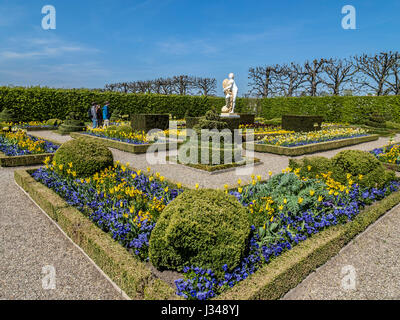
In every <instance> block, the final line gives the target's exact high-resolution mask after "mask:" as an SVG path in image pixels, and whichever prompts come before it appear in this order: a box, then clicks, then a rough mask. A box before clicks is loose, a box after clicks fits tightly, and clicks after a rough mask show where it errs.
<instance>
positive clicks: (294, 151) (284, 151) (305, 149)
mask: <svg viewBox="0 0 400 320" xmlns="http://www.w3.org/2000/svg"><path fill="white" fill-rule="evenodd" d="M378 139H379V136H378V135H363V136H360V137H355V138H341V139H334V140H332V141H326V142H319V143H310V144H306V145H302V146H298V147H283V146H276V145H271V144H266V143H253V142H246V143H244V148H245V149H251V150H254V151H256V152H266V153H274V154H279V155H285V156H292V157H294V156H300V155H303V154H309V153H314V152H321V151H327V150H332V149H338V148H343V147H346V146H351V145H355V144H359V143H364V142H369V141H374V140H378Z"/></svg>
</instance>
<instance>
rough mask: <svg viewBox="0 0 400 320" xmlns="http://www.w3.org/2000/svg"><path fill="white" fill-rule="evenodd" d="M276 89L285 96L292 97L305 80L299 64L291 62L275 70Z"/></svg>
mask: <svg viewBox="0 0 400 320" xmlns="http://www.w3.org/2000/svg"><path fill="white" fill-rule="evenodd" d="M276 74H277V78H276V82H275V88H276V91H277V92H279V93H280V94H282V95H283V96H285V97H293V96H295V95H296V93H297V91H298V90H299V89H300V88H301V87H302V85H303V84H304V82H306V80H305V76H306V74H305V72H304V69H303V67H302V66H301V65H299V64H295V63H293V62H292V63H291V64H290V65H287V64H285V65H283V66H281V67H279V68H277V70H276Z"/></svg>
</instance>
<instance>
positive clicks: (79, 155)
mask: <svg viewBox="0 0 400 320" xmlns="http://www.w3.org/2000/svg"><path fill="white" fill-rule="evenodd" d="M54 161H55V162H56V163H57V165H60V164H62V165H63V166H64V168H69V164H70V163H72V169H71V170H73V171H75V172H76V175H77V176H78V177H88V176H91V175H93V174H95V173H96V172H99V171H101V170H103V169H105V168H108V167H109V166H113V165H114V161H113V155H112V153H111V151H110V150H109V149H108V148H107V147H105V146H103V145H102V144H101V143H100V142H98V141H95V140H93V139H90V138H86V137H82V138H78V139H74V140H70V141H68V142H66V143H64V144H63V145H62V146H61V147H60V148H59V149H58V150H57V152H56V153H55V155H54Z"/></svg>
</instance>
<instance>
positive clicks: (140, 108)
mask: <svg viewBox="0 0 400 320" xmlns="http://www.w3.org/2000/svg"><path fill="white" fill-rule="evenodd" d="M93 101H96V102H98V103H103V102H105V101H109V102H110V112H111V113H112V112H113V111H114V110H115V109H118V110H119V112H120V114H140V113H154V114H171V115H172V116H174V117H176V118H179V119H183V118H184V116H185V113H186V112H187V111H188V110H189V111H190V113H191V114H193V116H203V115H204V114H205V113H206V111H208V110H210V109H211V108H212V107H216V108H222V107H223V106H224V105H225V99H224V98H221V97H206V96H177V95H168V96H166V95H156V94H133V93H129V94H125V93H119V92H100V91H95V90H88V89H52V88H40V87H31V88H23V87H0V112H1V111H2V110H3V109H4V108H5V107H9V108H10V110H11V111H12V112H13V114H14V115H15V116H16V117H18V119H14V121H34V120H35V121H45V120H48V119H65V118H66V116H67V115H68V114H69V113H70V112H76V113H78V114H79V117H80V118H81V119H85V120H89V118H88V109H89V107H90V106H91V104H92V102H93ZM247 101H248V99H247V98H238V99H237V102H236V109H237V111H238V112H247V111H248V110H246V109H245V106H246V105H247V104H248V102H247Z"/></svg>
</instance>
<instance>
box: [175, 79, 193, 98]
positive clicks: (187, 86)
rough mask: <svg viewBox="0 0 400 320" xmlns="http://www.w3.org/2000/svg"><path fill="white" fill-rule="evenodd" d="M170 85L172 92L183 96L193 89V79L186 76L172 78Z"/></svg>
mask: <svg viewBox="0 0 400 320" xmlns="http://www.w3.org/2000/svg"><path fill="white" fill-rule="evenodd" d="M172 83H173V87H174V92H175V93H176V94H179V95H182V96H184V95H187V94H190V90H191V89H192V88H193V77H190V76H187V75H180V76H174V77H173V78H172Z"/></svg>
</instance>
